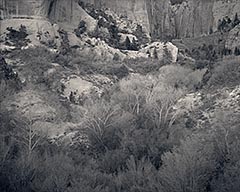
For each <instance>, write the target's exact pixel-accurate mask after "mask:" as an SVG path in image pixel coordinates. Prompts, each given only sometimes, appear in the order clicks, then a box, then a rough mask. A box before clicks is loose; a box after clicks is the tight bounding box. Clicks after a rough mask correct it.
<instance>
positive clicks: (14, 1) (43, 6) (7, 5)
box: [0, 0, 54, 19]
mask: <svg viewBox="0 0 240 192" xmlns="http://www.w3.org/2000/svg"><path fill="white" fill-rule="evenodd" d="M53 1H54V0H1V1H0V8H1V19H11V18H24V17H25V18H26V17H47V15H48V11H49V7H50V4H51V2H53Z"/></svg>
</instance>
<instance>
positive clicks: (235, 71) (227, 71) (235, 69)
mask: <svg viewBox="0 0 240 192" xmlns="http://www.w3.org/2000/svg"><path fill="white" fill-rule="evenodd" d="M239 82H240V65H239V61H238V60H225V61H222V62H220V63H217V64H216V65H215V69H213V71H212V76H211V78H210V79H209V81H208V86H209V87H217V88H221V87H226V86H228V87H231V86H236V85H238V84H239Z"/></svg>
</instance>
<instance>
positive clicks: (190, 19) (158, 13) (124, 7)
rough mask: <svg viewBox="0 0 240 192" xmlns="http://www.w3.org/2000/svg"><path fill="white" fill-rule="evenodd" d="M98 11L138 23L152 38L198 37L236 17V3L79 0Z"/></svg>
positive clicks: (230, 0) (239, 9)
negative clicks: (122, 16) (219, 21)
mask: <svg viewBox="0 0 240 192" xmlns="http://www.w3.org/2000/svg"><path fill="white" fill-rule="evenodd" d="M82 1H83V2H85V3H91V4H94V5H95V6H96V7H97V8H110V9H112V10H113V11H115V12H117V13H119V14H122V15H126V16H128V17H129V19H131V20H133V21H134V22H137V23H140V24H141V25H142V26H143V27H144V28H145V29H146V30H147V31H148V32H149V33H151V35H152V37H153V38H160V39H168V38H169V37H170V38H171V37H172V38H184V37H198V36H201V35H204V34H209V32H210V31H216V29H217V25H218V20H219V19H222V18H224V17H225V16H229V17H230V18H233V17H234V15H235V14H236V13H239V15H240V3H239V0H186V1H185V2H183V3H182V4H177V5H174V6H172V5H171V3H170V0H121V1H119V0H82Z"/></svg>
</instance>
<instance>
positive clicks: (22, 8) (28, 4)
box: [0, 0, 96, 30]
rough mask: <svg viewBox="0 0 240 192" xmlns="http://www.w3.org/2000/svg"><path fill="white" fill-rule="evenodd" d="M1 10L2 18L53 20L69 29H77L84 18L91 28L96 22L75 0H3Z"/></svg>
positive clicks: (0, 2) (0, 3)
mask: <svg viewBox="0 0 240 192" xmlns="http://www.w3.org/2000/svg"><path fill="white" fill-rule="evenodd" d="M0 11H1V14H0V15H1V17H0V19H4V20H6V19H41V20H51V21H53V22H57V23H59V24H60V26H61V25H62V26H63V28H66V29H69V30H73V29H76V28H77V26H78V24H79V21H80V20H82V19H84V20H86V22H87V24H88V27H89V28H90V29H91V28H93V27H94V24H95V23H96V22H95V20H94V19H92V18H91V17H90V16H89V15H88V14H87V13H86V12H85V11H84V10H83V9H82V8H81V7H80V6H78V4H77V2H76V1H75V0H68V1H66V0H1V1H0ZM62 26H61V27H62ZM1 30H2V29H1Z"/></svg>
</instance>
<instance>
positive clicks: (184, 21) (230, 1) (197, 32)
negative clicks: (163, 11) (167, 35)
mask: <svg viewBox="0 0 240 192" xmlns="http://www.w3.org/2000/svg"><path fill="white" fill-rule="evenodd" d="M172 11H173V18H174V25H175V30H176V31H175V32H176V34H175V35H176V37H177V38H182V37H198V36H201V35H204V34H209V32H210V31H211V30H212V31H216V30H217V25H218V21H219V19H222V18H224V17H225V16H228V17H230V18H233V17H234V15H235V14H236V13H238V14H239V13H240V3H239V1H238V0H188V1H187V2H184V3H182V4H181V5H176V6H173V8H172Z"/></svg>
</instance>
